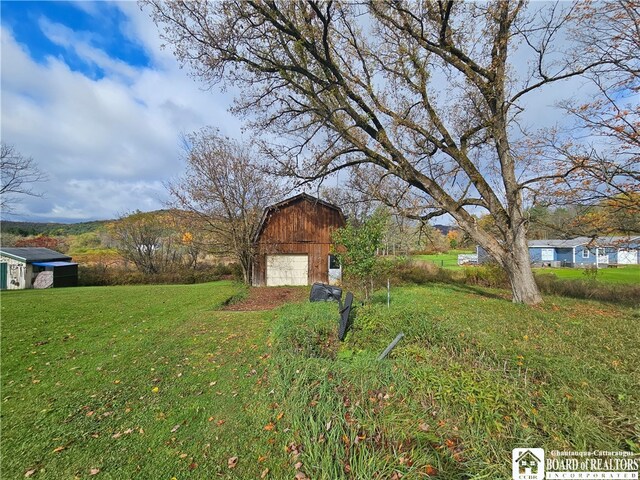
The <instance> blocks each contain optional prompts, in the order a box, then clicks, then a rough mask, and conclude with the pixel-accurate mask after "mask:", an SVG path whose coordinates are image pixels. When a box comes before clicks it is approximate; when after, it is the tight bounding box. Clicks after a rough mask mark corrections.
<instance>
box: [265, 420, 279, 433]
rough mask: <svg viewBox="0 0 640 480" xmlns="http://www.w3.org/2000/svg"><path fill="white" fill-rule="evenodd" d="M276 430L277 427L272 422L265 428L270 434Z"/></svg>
mask: <svg viewBox="0 0 640 480" xmlns="http://www.w3.org/2000/svg"><path fill="white" fill-rule="evenodd" d="M274 428H276V426H275V425H274V424H273V423H272V422H269V423H267V424H266V425H265V426H264V429H265V430H267V431H268V432H270V431H271V430H273V429H274Z"/></svg>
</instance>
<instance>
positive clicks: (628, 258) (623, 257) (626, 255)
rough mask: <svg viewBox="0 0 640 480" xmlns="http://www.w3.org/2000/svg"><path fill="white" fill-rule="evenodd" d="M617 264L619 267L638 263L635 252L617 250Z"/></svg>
mask: <svg viewBox="0 0 640 480" xmlns="http://www.w3.org/2000/svg"><path fill="white" fill-rule="evenodd" d="M618 263H619V264H621V265H635V264H636V263H638V252H637V251H636V250H624V249H622V248H621V249H620V250H618Z"/></svg>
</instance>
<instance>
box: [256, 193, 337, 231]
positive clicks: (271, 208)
mask: <svg viewBox="0 0 640 480" xmlns="http://www.w3.org/2000/svg"><path fill="white" fill-rule="evenodd" d="M299 200H308V201H310V202H312V203H318V204H320V205H323V206H325V207H328V208H331V209H333V210H337V211H338V213H339V214H340V216H341V217H342V219H343V220H344V214H343V213H342V210H341V209H340V207H338V206H336V205H334V204H332V203H329V202H325V201H324V200H320V199H319V198H316V197H312V196H311V195H309V194H308V193H304V192H302V193H299V194H298V195H294V196H293V197H290V198H287V199H286V200H282V201H281V202H278V203H274V204H273V205H270V206H268V207H267V208H265V209H264V212H263V213H262V218H261V219H260V223H259V224H258V229H257V230H256V234H255V236H254V237H253V241H254V242H257V241H258V237H259V236H260V233H262V229H263V228H264V226H265V224H266V222H267V218H269V215H270V214H271V213H273V212H275V211H277V210H280V209H281V208H284V207H286V206H287V205H289V204H292V203H294V202H297V201H299Z"/></svg>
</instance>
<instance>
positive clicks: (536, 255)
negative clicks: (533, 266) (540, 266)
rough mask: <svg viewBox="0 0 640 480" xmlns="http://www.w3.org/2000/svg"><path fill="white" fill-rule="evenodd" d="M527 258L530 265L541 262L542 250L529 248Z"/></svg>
mask: <svg viewBox="0 0 640 480" xmlns="http://www.w3.org/2000/svg"><path fill="white" fill-rule="evenodd" d="M529 258H530V259H531V262H532V263H540V262H542V248H541V247H529ZM547 261H548V260H547Z"/></svg>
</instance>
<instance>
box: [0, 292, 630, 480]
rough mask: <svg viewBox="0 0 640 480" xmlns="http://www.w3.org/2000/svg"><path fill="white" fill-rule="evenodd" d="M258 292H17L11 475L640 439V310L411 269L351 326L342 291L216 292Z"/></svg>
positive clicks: (502, 465)
mask: <svg viewBox="0 0 640 480" xmlns="http://www.w3.org/2000/svg"><path fill="white" fill-rule="evenodd" d="M243 292H244V290H243V289H242V288H241V287H239V286H237V285H235V284H232V283H228V282H217V283H211V284H201V285H184V286H135V287H106V288H75V289H58V290H45V291H33V290H32V291H21V292H3V293H2V297H1V301H2V342H1V346H2V351H1V353H2V379H1V380H2V404H1V405H2V438H1V446H2V460H1V462H2V463H1V466H2V478H24V477H25V474H29V475H28V476H31V477H33V478H51V479H58V478H93V475H92V473H94V474H95V478H110V479H129V478H144V479H146V478H154V479H156V478H157V479H167V480H171V479H172V478H174V477H175V478H176V479H177V480H181V479H186V478H189V479H200V478H202V479H210V478H238V479H245V478H260V477H261V476H262V474H263V473H264V475H265V478H273V479H280V478H282V479H290V478H293V477H294V476H295V475H296V472H304V474H305V475H306V476H307V477H309V478H312V479H327V480H329V479H331V480H334V479H340V478H354V479H356V478H357V479H370V478H380V479H388V478H396V479H397V478H400V476H399V475H400V474H402V475H403V477H402V478H404V479H414V478H415V479H422V478H429V477H434V476H437V478H439V479H460V478H487V479H503V478H511V473H510V468H511V467H510V459H511V450H512V449H513V448H515V447H525V446H526V447H542V448H546V449H555V450H565V449H569V450H591V449H598V450H613V451H617V450H633V451H636V452H638V451H639V450H638V449H639V447H638V443H639V440H638V438H639V436H640V426H639V424H640V418H639V412H640V397H639V396H638V393H637V388H638V385H640V370H639V369H638V365H640V347H639V345H640V332H639V329H638V328H637V326H638V322H639V321H640V311H638V310H637V309H635V310H634V309H631V308H623V307H620V306H616V305H611V304H604V303H598V302H593V301H581V300H571V299H566V298H559V297H548V298H547V299H546V300H547V301H546V303H545V304H544V305H542V306H539V307H535V308H533V307H525V306H518V305H513V304H512V303H511V302H509V301H507V300H505V298H506V297H507V294H506V292H504V291H500V290H488V289H480V288H476V287H469V286H458V285H438V284H431V285H427V286H420V287H398V288H395V289H393V290H392V304H391V308H390V309H387V307H386V297H384V296H383V295H380V296H379V297H374V299H373V302H372V303H371V304H369V305H366V306H359V307H357V309H356V311H355V315H356V316H355V322H354V328H353V331H352V332H351V333H349V335H348V337H347V340H346V341H345V342H343V343H340V342H338V341H337V339H336V319H337V314H336V312H337V307H336V304H333V303H327V304H325V303H320V304H309V303H303V304H289V305H287V306H285V307H283V308H281V309H280V310H276V311H273V312H231V311H225V310H220V309H219V307H220V306H221V305H222V304H223V302H225V301H226V300H228V299H229V298H231V297H233V296H238V295H242V294H243ZM400 331H402V332H404V333H405V335H406V337H405V339H404V340H402V342H401V343H400V344H399V345H398V347H397V348H396V349H395V350H394V351H393V352H392V353H391V355H390V357H389V358H388V359H386V360H384V361H382V362H378V361H377V360H376V357H377V355H378V354H379V353H380V352H381V351H382V350H383V349H384V348H385V347H386V345H387V344H388V343H389V342H390V341H391V340H392V339H393V338H394V337H395V335H396V334H397V333H398V332H400ZM233 457H237V459H238V460H237V464H235V467H233V468H229V464H228V462H229V459H230V458H233ZM232 464H234V462H232ZM92 469H93V470H92ZM267 469H268V471H267ZM32 471H33V472H32ZM30 472H32V473H30ZM301 474H302V473H300V475H301ZM302 478H303V477H302Z"/></svg>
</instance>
